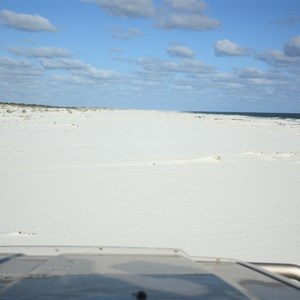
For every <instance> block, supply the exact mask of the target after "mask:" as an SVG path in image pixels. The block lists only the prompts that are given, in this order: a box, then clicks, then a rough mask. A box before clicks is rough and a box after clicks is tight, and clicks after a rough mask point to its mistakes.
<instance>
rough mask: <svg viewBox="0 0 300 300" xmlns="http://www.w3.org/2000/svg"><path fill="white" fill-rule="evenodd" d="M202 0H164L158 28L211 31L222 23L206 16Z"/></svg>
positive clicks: (158, 17)
mask: <svg viewBox="0 0 300 300" xmlns="http://www.w3.org/2000/svg"><path fill="white" fill-rule="evenodd" d="M206 8H207V4H206V3H205V2H204V1H202V0H185V1H179V0H164V1H162V4H161V7H160V8H159V10H158V13H157V18H156V26H157V27H158V28H164V29H186V30H209V29H213V28H216V27H218V26H219V25H220V22H219V21H218V20H216V19H213V18H211V17H209V16H207V15H205V9H206Z"/></svg>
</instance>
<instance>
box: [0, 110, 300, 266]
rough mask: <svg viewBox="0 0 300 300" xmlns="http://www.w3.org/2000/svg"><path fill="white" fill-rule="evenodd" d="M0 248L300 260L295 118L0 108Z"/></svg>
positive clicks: (299, 132)
mask: <svg viewBox="0 0 300 300" xmlns="http://www.w3.org/2000/svg"><path fill="white" fill-rule="evenodd" d="M0 165H1V168H0V199H1V200H0V203H1V204H0V205H1V209H0V246H4V245H5V246H7V245H81V246H82V245H85V246H94V245H96V246H117V247H119V246H121V247H122V246H123V247H125V246H126V247H158V248H180V249H182V250H184V251H185V252H187V253H188V254H189V255H192V256H201V257H217V258H234V259H238V260H244V261H251V262H253V261H255V262H281V263H294V264H300V255H299V253H300V239H299V236H300V217H299V215H300V201H299V200H300V199H299V195H300V184H299V183H300V121H299V120H290V119H276V118H255V117H247V116H238V115H236V116H233V115H214V114H209V115H208V114H197V113H181V112H163V111H150V110H148V111H146V110H145V111H143V110H111V109H84V108H82V109H79V108H78V109H73V108H45V107H28V106H15V105H0Z"/></svg>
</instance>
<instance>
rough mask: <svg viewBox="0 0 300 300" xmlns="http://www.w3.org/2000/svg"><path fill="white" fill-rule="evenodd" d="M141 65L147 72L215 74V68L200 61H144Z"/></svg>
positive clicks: (141, 61) (140, 62)
mask: <svg viewBox="0 0 300 300" xmlns="http://www.w3.org/2000/svg"><path fill="white" fill-rule="evenodd" d="M139 64H141V65H142V66H143V68H144V69H145V70H146V71H151V72H165V73H185V74H209V73H213V72H214V68H212V67H211V66H209V65H207V64H205V63H204V62H202V61H199V60H183V61H180V62H174V61H169V60H160V59H142V60H140V61H139Z"/></svg>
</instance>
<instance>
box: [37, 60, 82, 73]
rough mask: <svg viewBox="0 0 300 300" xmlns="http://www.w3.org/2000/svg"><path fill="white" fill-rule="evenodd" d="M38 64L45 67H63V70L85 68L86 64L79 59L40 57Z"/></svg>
mask: <svg viewBox="0 0 300 300" xmlns="http://www.w3.org/2000/svg"><path fill="white" fill-rule="evenodd" d="M40 64H41V66H42V67H44V68H45V69H65V70H72V69H74V70H76V69H85V68H87V65H86V64H85V63H83V62H82V61H81V60H76V59H59V60H53V59H40Z"/></svg>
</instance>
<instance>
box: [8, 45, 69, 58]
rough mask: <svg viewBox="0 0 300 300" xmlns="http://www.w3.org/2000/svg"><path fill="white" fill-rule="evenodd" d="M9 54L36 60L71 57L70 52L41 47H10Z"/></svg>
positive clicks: (56, 48)
mask: <svg viewBox="0 0 300 300" xmlns="http://www.w3.org/2000/svg"><path fill="white" fill-rule="evenodd" d="M7 50H8V51H9V52H11V53H13V54H15V55H20V56H27V57H35V58H53V57H69V56H70V55H71V54H70V52H69V51H68V50H66V49H63V48H58V47H39V48H23V47H10V48H8V49H7Z"/></svg>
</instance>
